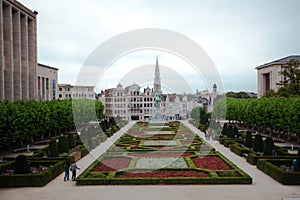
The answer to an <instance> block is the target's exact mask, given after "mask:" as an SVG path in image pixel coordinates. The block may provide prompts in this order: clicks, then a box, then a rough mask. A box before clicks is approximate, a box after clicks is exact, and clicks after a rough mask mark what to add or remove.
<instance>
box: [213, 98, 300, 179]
mask: <svg viewBox="0 0 300 200" xmlns="http://www.w3.org/2000/svg"><path fill="white" fill-rule="evenodd" d="M223 103H225V102H218V103H217V105H216V107H218V106H220V104H223ZM218 104H219V105H218ZM299 106H300V100H299V98H262V99H234V98H227V99H226V107H227V109H226V111H227V112H226V119H227V120H228V121H229V123H228V124H224V126H223V128H222V132H221V136H220V138H219V141H220V143H221V144H223V145H224V146H225V147H228V148H230V150H231V151H232V152H234V153H235V154H237V155H238V156H242V157H245V158H246V161H247V162H248V163H249V164H251V165H256V166H257V168H258V169H260V170H262V171H263V172H264V173H266V174H267V175H269V176H271V177H272V178H274V179H275V180H277V181H278V182H280V183H282V184H286V185H300V152H299V148H298V147H294V146H293V145H288V146H282V145H279V144H280V143H282V142H285V141H288V142H295V143H298V144H299V137H300V135H299V134H300V132H299V131H300V124H299V120H300V107H299ZM220 107H221V106H220ZM216 110H218V108H217V109H216ZM276 144H277V145H276ZM292 150H294V151H292ZM297 150H298V154H297Z"/></svg>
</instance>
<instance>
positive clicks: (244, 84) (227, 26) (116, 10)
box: [19, 0, 300, 92]
mask: <svg viewBox="0 0 300 200" xmlns="http://www.w3.org/2000/svg"><path fill="white" fill-rule="evenodd" d="M19 2H21V3H22V4H24V5H25V6H26V7H28V8H29V9H31V10H35V11H37V12H38V13H39V14H38V27H37V30H38V32H37V35H38V62H39V63H43V64H46V65H50V66H52V67H57V68H59V83H70V84H74V83H75V81H76V77H77V74H78V72H79V70H80V68H81V66H82V65H83V63H84V62H85V61H86V59H87V58H88V56H89V55H90V54H91V53H92V52H93V51H94V50H95V49H96V48H97V47H98V46H99V45H101V44H102V43H103V42H105V41H107V40H108V39H110V38H112V37H114V36H116V35H118V34H121V33H123V32H126V31H131V30H134V29H141V28H159V29H168V30H171V31H175V32H178V33H180V34H183V35H185V36H186V37H188V38H190V39H191V40H193V41H195V42H196V43H197V44H198V45H200V46H201V47H202V48H203V50H204V51H205V52H206V53H207V54H208V56H209V57H210V58H211V59H212V61H213V62H214V64H215V67H216V68H217V70H218V72H219V74H220V76H221V79H222V81H223V84H224V90H225V91H240V90H243V91H255V92H256V91H257V83H256V81H257V79H256V70H255V69H254V68H255V67H256V66H258V65H261V64H264V63H266V62H270V61H272V60H275V59H279V58H282V57H285V56H288V55H295V54H300V26H299V24H300V12H299V8H300V1H299V0H285V1H282V0H269V1H267V0H263V1H260V0H256V1H255V0H251V1H250V0H248V1H240V0H226V1H225V0H224V1H222V0H212V1H210V0H207V1H200V0H195V1H192V0H186V1H184V0H169V1H158V0H157V1H156V0H147V1H146V0H144V1H143V0H129V1H124V0H119V1H117V0H115V1H108V0H107V1H101V0H100V1H99V0H84V1H79V0H50V1H41V0H19ZM165 54H166V53H162V52H150V53H148V54H147V53H146V54H145V53H141V54H136V55H130V54H129V55H127V56H124V57H123V58H120V59H119V60H118V61H116V62H115V63H116V65H118V66H119V67H120V66H122V67H123V68H130V69H131V68H132V67H133V68H136V70H137V73H140V72H141V70H138V68H140V66H146V65H151V64H153V66H154V64H155V59H156V55H158V56H159V62H160V64H161V65H163V66H166V67H167V68H170V69H174V70H176V69H178V68H181V69H182V68H185V67H183V66H184V65H185V64H186V63H185V64H183V63H184V62H180V61H175V60H176V58H174V55H165ZM137 55H139V56H140V57H138V58H137ZM172 58H174V59H172ZM167 68H166V69H167ZM112 69H114V68H113V67H111V70H112ZM140 69H141V68H140ZM185 71H187V70H185ZM115 72H118V69H115ZM147 72H148V73H150V74H149V75H148V76H150V79H151V80H152V79H153V78H154V68H153V70H152V72H151V70H150V71H147ZM151 73H152V74H151ZM171 74H172V73H171ZM191 74H192V72H191V73H190V74H188V73H186V75H183V74H181V72H180V71H177V75H175V76H174V77H175V79H178V75H179V76H181V77H183V79H184V80H186V82H188V84H189V85H190V88H191V90H193V91H194V90H195V89H199V90H204V89H206V88H205V87H207V86H205V84H201V83H198V81H197V80H196V79H197V78H198V77H196V76H195V77H193V76H191ZM188 77H189V78H188ZM168 78H170V77H168ZM125 79H126V80H130V81H132V83H133V82H137V83H138V84H142V85H146V82H144V83H141V82H139V81H138V80H136V81H135V80H134V77H131V78H128V77H123V78H119V80H117V79H114V81H109V80H107V81H106V82H105V84H102V86H99V85H97V90H98V91H99V90H101V89H104V87H115V86H116V85H115V84H116V83H117V82H121V81H124V82H123V83H121V84H123V85H125V86H127V84H130V83H128V81H127V82H126V81H125ZM137 79H138V78H137ZM193 79H195V80H193ZM112 80H113V79H112ZM163 82H164V77H162V83H163ZM174 84H175V82H174ZM208 87H211V86H208ZM208 89H211V88H208ZM172 90H174V89H172ZM179 91H180V92H182V91H181V89H179ZM188 92H189V91H188Z"/></svg>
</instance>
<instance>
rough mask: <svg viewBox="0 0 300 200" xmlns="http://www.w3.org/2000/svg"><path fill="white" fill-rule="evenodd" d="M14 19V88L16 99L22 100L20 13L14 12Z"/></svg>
mask: <svg viewBox="0 0 300 200" xmlns="http://www.w3.org/2000/svg"><path fill="white" fill-rule="evenodd" d="M12 17H13V70H14V71H13V76H14V78H13V80H14V83H13V85H14V86H13V87H14V94H13V95H14V99H15V100H18V99H22V92H21V31H20V29H21V27H20V11H14V10H13V12H12Z"/></svg>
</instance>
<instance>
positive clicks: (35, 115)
mask: <svg viewBox="0 0 300 200" xmlns="http://www.w3.org/2000/svg"><path fill="white" fill-rule="evenodd" d="M73 101H74V100H73ZM76 102H77V103H76V104H74V102H72V100H71V99H68V100H53V101H36V100H20V101H14V102H10V101H3V102H0V145H1V146H7V145H11V144H14V143H16V142H20V144H21V145H23V142H25V141H26V142H30V141H31V142H32V141H33V138H36V137H40V139H41V140H43V138H44V134H48V135H49V136H51V135H53V134H54V135H57V134H59V133H61V132H63V131H67V130H73V129H74V128H75V125H76V126H77V125H78V126H80V125H81V124H84V123H88V122H89V121H90V120H93V119H95V117H94V116H88V114H89V113H90V110H93V112H94V113H96V114H95V115H96V117H97V118H98V119H100V118H102V117H103V116H102V115H103V109H104V106H103V105H102V103H101V102H99V101H95V100H88V99H81V100H76ZM91 105H93V106H91ZM73 107H77V108H79V107H80V110H79V109H73ZM75 115H76V119H77V121H75V123H74V116H75ZM79 123H81V124H79Z"/></svg>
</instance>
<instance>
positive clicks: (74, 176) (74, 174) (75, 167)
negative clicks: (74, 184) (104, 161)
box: [70, 162, 80, 181]
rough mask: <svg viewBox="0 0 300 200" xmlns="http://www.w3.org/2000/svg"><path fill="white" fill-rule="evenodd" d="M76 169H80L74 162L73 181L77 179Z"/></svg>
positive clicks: (72, 168) (72, 169) (72, 167)
mask: <svg viewBox="0 0 300 200" xmlns="http://www.w3.org/2000/svg"><path fill="white" fill-rule="evenodd" d="M76 169H80V168H79V167H77V165H76V163H75V162H73V164H72V165H71V168H70V170H71V172H72V181H75V179H76Z"/></svg>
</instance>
